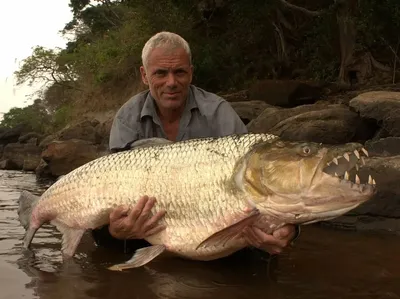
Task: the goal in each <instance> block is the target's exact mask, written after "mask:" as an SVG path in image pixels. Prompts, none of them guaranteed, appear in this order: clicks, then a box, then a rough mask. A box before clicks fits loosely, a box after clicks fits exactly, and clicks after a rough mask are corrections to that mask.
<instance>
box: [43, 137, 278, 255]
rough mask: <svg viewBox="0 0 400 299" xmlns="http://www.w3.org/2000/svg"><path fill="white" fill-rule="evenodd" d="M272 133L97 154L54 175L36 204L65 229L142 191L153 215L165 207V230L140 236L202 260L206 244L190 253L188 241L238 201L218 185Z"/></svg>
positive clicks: (96, 220)
mask: <svg viewBox="0 0 400 299" xmlns="http://www.w3.org/2000/svg"><path fill="white" fill-rule="evenodd" d="M274 138H276V136H273V135H269V134H249V135H244V136H241V137H238V136H231V137H229V138H225V139H223V140H221V139H215V138H205V139H202V140H188V141H184V142H180V143H173V144H168V145H163V146H154V147H142V148H137V149H133V150H130V151H124V152H120V153H115V154H112V155H109V156H105V157H101V158H99V159H97V160H94V161H91V162H89V163H87V164H86V165H83V166H81V167H80V168H77V169H75V170H74V171H72V172H71V173H70V174H68V175H66V176H65V177H63V178H61V179H60V180H58V181H57V182H56V183H55V184H53V185H52V186H51V187H50V188H49V189H48V190H47V191H46V192H45V193H44V194H43V195H42V198H41V200H40V201H39V203H38V205H37V207H36V208H37V209H42V208H43V209H45V210H46V211H48V212H50V213H51V212H54V211H55V212H56V214H57V221H58V222H61V223H63V224H64V225H66V226H68V227H69V226H71V227H76V226H77V225H79V226H82V227H83V228H85V229H94V228H96V227H99V226H101V225H105V224H107V220H108V218H107V217H108V214H109V212H110V210H111V209H112V208H114V207H116V206H119V205H134V204H135V203H136V202H137V200H138V199H139V198H140V196H143V195H148V196H154V197H155V198H156V199H157V203H156V205H155V207H154V208H153V212H154V213H156V212H157V211H159V210H161V209H165V210H166V211H167V214H166V215H165V217H164V219H163V220H162V221H163V222H164V223H165V224H166V227H167V229H166V230H164V231H163V232H160V233H158V234H156V235H154V236H151V237H149V238H147V240H148V241H149V242H150V243H152V244H165V245H167V247H168V250H170V251H172V252H179V254H182V255H187V256H190V257H191V258H196V257H197V258H200V259H204V258H206V257H205V256H203V255H207V254H208V253H209V252H210V249H206V248H205V249H203V250H197V251H196V250H195V248H196V246H197V245H198V244H199V243H200V242H201V241H202V240H204V239H205V238H206V237H207V236H209V235H210V234H212V233H214V232H215V231H217V230H218V229H221V228H222V227H224V226H226V225H227V224H228V222H229V221H231V220H232V219H230V218H229V217H228V216H226V215H230V214H232V213H235V212H236V213H237V211H240V210H241V209H244V207H245V205H246V202H244V201H242V200H241V199H240V198H234V197H233V195H232V194H228V193H226V190H225V184H226V182H227V181H228V180H229V179H230V178H231V175H232V173H233V168H234V167H235V162H236V161H237V160H238V159H239V158H240V157H241V156H243V155H244V154H245V153H247V151H248V150H249V148H250V147H251V146H252V145H254V144H256V143H258V142H260V141H266V140H270V139H274ZM199 226H202V227H199ZM182 242H184V244H182ZM212 250H214V251H215V250H216V249H212ZM224 250H225V249H221V251H224ZM213 254H216V253H215V252H214V253H213Z"/></svg>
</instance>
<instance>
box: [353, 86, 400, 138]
mask: <svg viewBox="0 0 400 299" xmlns="http://www.w3.org/2000/svg"><path fill="white" fill-rule="evenodd" d="M349 106H350V107H351V108H352V109H354V110H355V111H356V112H358V113H359V114H360V116H361V117H363V118H369V119H374V120H376V121H377V123H378V124H379V125H380V126H381V127H382V128H383V129H384V130H385V132H386V134H387V135H389V136H394V137H400V92H393V91H371V92H366V93H362V94H360V95H358V96H356V97H355V98H353V99H352V100H351V101H350V102H349Z"/></svg>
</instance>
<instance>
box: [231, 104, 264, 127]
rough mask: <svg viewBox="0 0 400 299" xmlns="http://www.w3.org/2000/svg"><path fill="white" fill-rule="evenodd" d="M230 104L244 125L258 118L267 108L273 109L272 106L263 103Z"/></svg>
mask: <svg viewBox="0 0 400 299" xmlns="http://www.w3.org/2000/svg"><path fill="white" fill-rule="evenodd" d="M230 104H231V106H232V108H233V109H234V110H235V111H236V113H237V114H238V115H239V117H240V118H241V120H242V121H243V122H244V124H248V123H249V122H250V121H251V120H252V119H255V118H257V117H258V116H259V115H260V114H261V112H263V111H264V110H265V109H266V108H268V107H271V105H268V104H266V103H265V102H263V101H246V102H233V103H230Z"/></svg>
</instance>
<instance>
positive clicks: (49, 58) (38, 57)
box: [15, 46, 76, 85]
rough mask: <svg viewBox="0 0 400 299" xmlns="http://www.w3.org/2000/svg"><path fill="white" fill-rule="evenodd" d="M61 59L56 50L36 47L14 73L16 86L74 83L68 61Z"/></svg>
mask: <svg viewBox="0 0 400 299" xmlns="http://www.w3.org/2000/svg"><path fill="white" fill-rule="evenodd" d="M63 58H65V57H64V56H62V55H60V52H56V50H53V49H45V48H44V47H42V46H36V47H35V48H34V49H33V53H32V55H31V56H29V57H28V58H26V59H24V60H23V62H22V66H21V67H20V69H19V70H18V71H16V72H15V75H16V77H17V84H18V85H20V84H23V83H25V82H28V83H29V84H30V85H32V84H33V83H34V82H37V83H38V82H43V83H44V84H47V83H49V82H50V83H57V84H60V85H64V84H66V83H65V82H74V81H75V79H76V75H75V73H74V71H73V66H72V65H71V64H69V63H68V59H63Z"/></svg>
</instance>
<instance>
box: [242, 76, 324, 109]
mask: <svg viewBox="0 0 400 299" xmlns="http://www.w3.org/2000/svg"><path fill="white" fill-rule="evenodd" d="M322 95H323V89H322V88H321V86H319V84H318V83H315V82H305V81H304V82H302V81H297V80H262V81H258V82H257V83H255V84H253V85H252V86H251V87H250V89H249V92H248V100H250V101H263V102H265V103H267V104H270V105H273V106H279V107H286V108H290V107H296V106H299V105H305V104H313V103H315V102H316V101H318V100H320V99H321V97H322Z"/></svg>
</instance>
